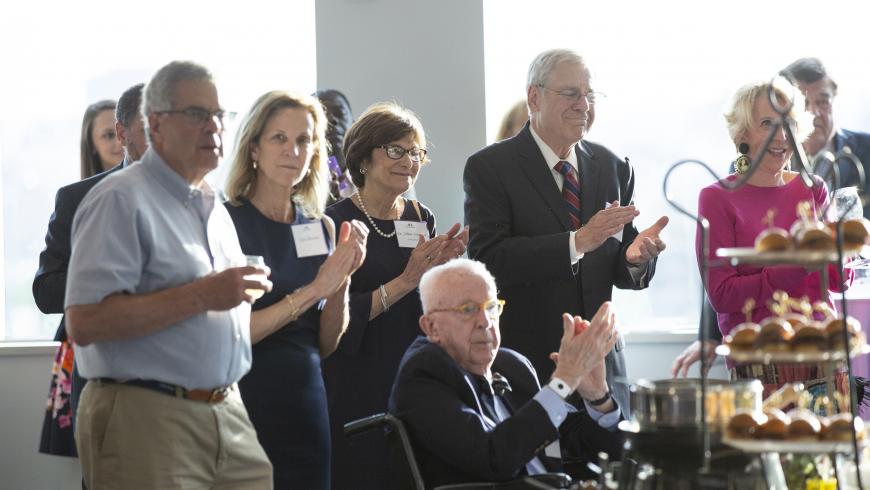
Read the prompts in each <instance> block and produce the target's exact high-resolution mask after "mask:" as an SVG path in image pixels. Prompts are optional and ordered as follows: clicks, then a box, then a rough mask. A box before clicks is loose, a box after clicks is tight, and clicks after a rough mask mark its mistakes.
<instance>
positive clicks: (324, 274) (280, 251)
mask: <svg viewBox="0 0 870 490" xmlns="http://www.w3.org/2000/svg"><path fill="white" fill-rule="evenodd" d="M325 130H326V117H325V116H324V114H323V109H322V107H321V105H320V103H319V102H318V101H317V100H316V99H314V98H313V97H309V96H293V95H290V94H287V93H285V92H277V91H275V92H268V93H266V94H264V95H263V96H261V97H260V98H259V99H258V100H257V101H256V102H255V103H254V106H253V107H252V108H251V111H250V112H249V113H248V115H247V117H246V118H245V120H244V121H243V123H242V126H241V128H240V130H239V136H238V143H237V144H236V150H235V151H236V153H235V156H234V158H233V163H232V168H231V169H230V175H229V181H228V185H227V196H228V198H229V202H228V203H227V210H228V211H229V213H230V216H231V217H232V219H233V222H234V223H235V225H236V231H237V232H238V234H239V243H240V244H241V246H242V251H243V252H244V253H245V254H248V255H259V256H262V257H263V259H264V261H265V263H266V265H267V266H269V267H270V268H271V275H270V277H269V278H270V280H271V281H272V285H273V287H272V291H271V292H268V293H266V294H265V295H263V296H262V297H261V298H259V299H258V300H257V301H256V302H255V303H254V305H253V306H252V310H253V311H252V313H251V343H252V344H253V347H252V351H253V361H252V365H251V371H250V372H249V373H248V374H247V375H246V376H245V377H244V378H242V380H241V381H240V382H239V389H240V391H241V395H242V400H243V401H244V403H245V408H247V410H248V414H249V416H250V418H251V422H252V423H253V425H254V428H255V429H256V430H257V438H258V439H259V441H260V444H261V445H262V446H263V449H264V450H265V451H266V454H267V455H268V456H269V460H270V461H271V462H272V466H273V468H274V482H275V488H276V489H278V488H305V489H312V490H317V489H321V490H329V488H330V482H329V420H328V418H327V406H326V392H325V389H324V386H323V377H322V375H321V371H320V363H321V360H322V359H324V358H326V357H328V356H329V355H330V354H332V352H333V351H334V350H335V348H336V345H338V341H339V339H340V338H341V336H342V334H343V333H344V330H345V328H346V327H347V321H348V303H347V301H348V284H349V282H350V275H351V274H352V273H353V272H354V271H355V270H356V269H357V268H358V267H359V266H360V264H361V263H362V262H363V260H364V258H365V244H366V235H367V233H368V231H367V230H366V228H365V227H364V226H363V225H362V224H361V223H359V222H354V221H350V222H347V223H342V225H341V229H340V231H339V233H338V241H337V242H338V243H337V245H336V240H335V239H334V236H335V235H336V233H335V226H334V224H333V222H332V220H331V219H329V218H328V217H326V216H324V214H323V209H324V206H325V203H326V195H327V184H328V178H329V177H328V174H327V167H326V139H325Z"/></svg>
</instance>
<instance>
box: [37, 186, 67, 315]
mask: <svg viewBox="0 0 870 490" xmlns="http://www.w3.org/2000/svg"><path fill="white" fill-rule="evenodd" d="M75 210H76V206H75V203H74V202H73V199H71V198H70V196H69V194H68V192H65V189H60V190H59V191H57V194H56V196H55V199H54V212H53V213H52V214H51V218H49V220H48V232H47V233H46V234H45V249H44V250H43V251H42V253H40V254H39V269H37V271H36V276H35V277H34V278H33V299H34V300H35V301H36V306H37V307H39V309H40V311H42V312H43V313H63V302H64V296H65V294H66V271H67V267H68V266H69V259H70V229H71V228H72V220H73V216H74V214H75Z"/></svg>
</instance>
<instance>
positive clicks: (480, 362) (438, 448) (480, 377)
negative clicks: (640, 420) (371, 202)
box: [389, 259, 621, 486]
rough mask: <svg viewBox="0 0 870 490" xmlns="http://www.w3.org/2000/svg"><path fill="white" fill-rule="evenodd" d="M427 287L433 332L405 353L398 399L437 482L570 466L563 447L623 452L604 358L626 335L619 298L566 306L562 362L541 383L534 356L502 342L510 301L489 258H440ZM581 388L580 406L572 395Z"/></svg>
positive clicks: (422, 461)
mask: <svg viewBox="0 0 870 490" xmlns="http://www.w3.org/2000/svg"><path fill="white" fill-rule="evenodd" d="M420 296H421V298H422V302H423V312H424V313H423V316H421V317H420V328H421V329H422V330H423V333H424V334H425V335H426V337H425V338H423V337H420V338H418V339H417V340H416V341H415V342H414V343H413V344H412V345H411V347H409V348H408V350H407V352H406V353H405V356H404V358H403V359H402V361H401V364H400V366H399V373H398V375H397V378H396V382H395V384H394V385H393V392H392V394H391V396H390V403H389V408H390V411H391V412H392V413H393V414H394V415H396V416H397V417H399V418H400V419H401V420H402V421H403V422H404V423H405V425H406V426H407V429H408V432H409V434H410V436H411V440H412V442H413V445H414V449H415V455H416V457H417V459H418V463H419V465H420V469H421V471H422V473H423V479H424V480H425V481H426V484H427V486H437V485H444V484H450V483H461V482H475V481H502V480H509V479H513V478H518V477H521V476H523V475H532V474H538V473H543V472H552V471H561V469H562V465H561V456H562V454H565V455H566V456H569V455H570V456H572V457H573V458H584V459H586V460H589V459H591V458H594V457H595V455H597V453H598V452H599V451H606V452H608V453H610V454H611V455H613V456H617V457H618V453H619V451H620V445H621V438H620V436H619V435H618V433H617V432H616V431H615V426H616V424H617V423H618V421H619V420H620V418H621V415H620V413H621V412H620V407H618V406H617V405H616V402H615V401H614V399H613V398H612V397H611V396H610V389H609V388H608V386H607V381H606V379H605V367H604V358H605V356H606V355H607V353H608V352H610V349H611V348H612V347H613V345H614V343H615V342H616V338H617V332H616V331H615V329H614V313H613V311H612V308H611V306H610V303H604V304H603V305H602V306H601V308H600V309H599V310H598V312H597V313H596V314H595V317H594V318H592V320H591V321H586V320H583V319H581V318H580V317H571V316H570V315H568V314H565V315H563V324H564V334H563V336H562V340H561V345H560V346H559V352H558V354H557V353H553V354H552V355H551V358H552V359H553V360H554V361H555V362H556V370H555V371H554V372H553V376H552V378H551V380H550V382H549V384H548V385H547V386H545V387H543V388H541V387H540V386H539V385H538V378H537V375H536V373H535V370H534V368H533V367H532V365H531V363H530V362H529V360H528V359H527V358H526V357H524V356H523V355H521V354H520V353H518V352H515V351H512V350H510V349H500V348H499V344H500V341H501V334H500V332H499V326H498V322H499V315H500V314H501V312H502V308H503V307H504V306H505V305H504V301H502V300H499V299H498V298H497V297H496V285H495V280H494V279H493V277H492V275H491V274H490V273H489V271H487V270H486V267H485V266H484V265H483V264H481V263H480V262H476V261H472V260H468V259H454V260H452V261H450V262H448V263H446V264H444V265H441V266H438V267H434V268H432V269H431V270H429V271H428V272H426V274H424V275H423V277H422V279H421V280H420ZM507 307H508V308H510V305H507ZM529 328H530V329H533V328H534V326H533V325H530V326H529ZM575 392H576V394H577V395H579V399H582V400H583V401H582V403H581V402H580V401H579V400H577V405H580V407H579V408H577V407H575V406H574V405H572V404H571V403H568V402H567V401H566V400H565V399H566V398H568V397H569V396H571V398H573V399H576V398H577V397H576V396H572V395H573V394H574V393H575ZM560 442H561V444H560ZM560 446H561V447H560Z"/></svg>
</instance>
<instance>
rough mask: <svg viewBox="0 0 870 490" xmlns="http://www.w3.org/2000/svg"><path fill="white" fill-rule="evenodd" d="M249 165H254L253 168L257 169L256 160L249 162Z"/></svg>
mask: <svg viewBox="0 0 870 490" xmlns="http://www.w3.org/2000/svg"><path fill="white" fill-rule="evenodd" d="M251 166H252V167H254V170H257V161H256V160H254V162H253V163H252V164H251Z"/></svg>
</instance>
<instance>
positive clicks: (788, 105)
mask: <svg viewBox="0 0 870 490" xmlns="http://www.w3.org/2000/svg"><path fill="white" fill-rule="evenodd" d="M776 83H777V79H774V80H773V81H772V82H771V83H770V84H769V85H768V90H767V96H768V99H769V101H770V104H771V106H772V107H773V109H774V110H775V111H776V112H777V114H779V120H778V121H774V123H773V125H772V126H771V128H770V131H769V133H768V135H767V138H765V140H764V144H762V146H761V148H758V149H757V151H756V153H755V157H754V158H753V159H752V160H751V161H750V166H749V169H748V171H747V172H746V173H745V174H742V175H739V176H738V177H737V178H736V179H733V180H731V181H728V180H724V179H722V178H720V177H719V176H718V174H717V173H716V172H715V171H714V170H713V169H712V168H711V167H710V166H708V165H707V164H706V163H704V162H702V161H699V160H681V161H679V162H676V163H674V164H673V165H671V167H670V168H669V169H668V171H667V173H666V174H665V177H664V182H663V184H662V190H663V192H664V197H665V200H666V201H667V202H668V203H669V204H670V205H671V206H673V207H674V209H676V210H677V211H679V212H680V213H682V214H684V215H686V216H688V217H689V218H691V219H692V220H693V221H695V222H696V223H697V225H698V227H699V229H700V235H701V251H700V260H699V265H700V269H701V270H700V272H701V284H702V293H701V294H702V300H703V294H704V291H706V289H707V284H708V279H709V278H708V272H709V268H710V263H709V253H710V243H709V222H708V221H707V220H706V219H705V218H704V217H703V216H695V215H694V214H692V213H691V212H689V211H688V210H686V209H685V208H683V207H682V206H681V205H679V204H678V203H677V202H676V201H675V200H674V199H673V197H672V195H671V193H670V192H669V190H668V183H669V181H670V178H671V176H672V175H673V173H674V171H675V170H676V169H678V168H679V167H681V166H683V165H689V164H694V165H699V166H701V167H703V168H705V169H706V170H707V171H708V172H710V174H711V175H712V176H713V177H714V178H715V179H716V180H717V181H718V182H719V184H720V185H721V186H722V187H723V188H725V189H728V190H732V191H733V190H736V189H739V188H740V187H742V186H743V185H744V184H746V183H747V182H748V181H749V180H750V178H751V177H752V175H753V174H754V173H755V172H756V171H757V170H758V167H759V162H761V160H762V158H763V157H764V154H765V153H766V152H767V150H768V148H769V147H770V144H771V142H772V141H773V139H774V137H775V136H776V132H777V131H779V130H780V128H782V129H783V130H784V132H785V136H786V140H787V141H788V144H789V146H790V147H791V150H792V159H791V163H792V170H794V171H796V172H798V174H799V176H800V178H801V180H802V181H803V183H804V184H805V185H806V186H807V187H810V188H812V187H816V186H817V185H820V184H819V183H818V182H817V181H816V179H814V178H813V174H812V169H811V168H810V167H808V166H807V165H806V164H805V163H804V157H803V154H804V152H803V148H802V147H801V146H800V145H799V144H798V142H797V139H796V138H795V135H794V131H793V124H794V122H793V120H792V119H791V117H790V115H789V114H790V113H791V110H792V108H793V106H794V100H795V96H794V90H796V89H795V87H794V86H792V85H791V84H788V87H791V90H792V96H791V97H787V98H786V99H785V100H780V97H779V95H778V94H777V91H776V88H777V86H776ZM779 88H781V89H783V88H784V87H779ZM822 161H828V162H830V164H831V165H830V170H829V171H828V173H831V177H832V179H833V186H832V187H833V189H837V188H839V183H840V170H839V163H840V162H841V161H844V162H846V163H847V164H851V165H852V166H854V167H855V169H856V171H857V173H858V180H859V183H858V189H859V193H862V192H863V189H864V182H865V175H864V168H863V166H862V165H861V162H860V160H858V158H856V157H855V156H854V155H853V154H852V153H851V151H848V148H847V149H846V151H843V152H840V153H839V154H837V155H831V154H830V153H824V154H822V155H820V156H817V157H816V158H815V159H814V161H813V163H814V165H813V167H814V168H815V167H817V165H818V163H820V162H822ZM826 177H827V175H826ZM859 196H860V194H859ZM860 197H861V198H859V199H857V200H855V201H853V202H852V203H851V204H850V206H849V208H848V209H845V210H838V216H837V221H836V234H835V241H836V249H837V264H838V269H839V270H840V275H841V279H843V277H842V276H843V273H842V266H843V264H845V254H844V251H843V239H842V226H843V221H844V219H845V216H846V215H848V212H849V211H850V210H851V209H852V208H853V207H854V206H856V205H857V204H858V202H862V201H863V200H864V199H865V197H864V196H860ZM833 202H834V199H833V198H832V199H830V202H829V203H828V206H827V207H826V208H825V209H824V210H823V215H825V214H827V210H828V208H829V207H830V205H831V203H833ZM826 276H827V271H826V268H823V274H822V288H824V291H823V292H824V293H827V288H828V281H827V280H826ZM823 296H824V295H823ZM847 303H848V301H846V299H845V294H844V299H843V304H842V309H843V311H842V316H843V319H844V322H845V319H846V318H847V316H848V313H847V308H848V307H847ZM708 314H709V313H707V312H706V311H704V312H703V313H702V315H703V316H704V318H702V321H707V320H708V319H707V318H706V315H708ZM843 339H844V345H845V346H846V353H845V354H846V355H845V358H846V370H847V375H848V378H849V390H850V396H849V399H850V410H851V413H852V416H853V417H856V416H857V413H858V412H857V403H856V399H855V396H853V395H852V394H853V393H855V380H854V377H853V374H852V360H851V357H850V356H849V341H850V339H849V331H848V328H844V329H843ZM699 340H700V342H701V353H702V354H701V356H700V357H701V420H702V421H703V423H702V428H701V430H702V436H703V448H704V455H703V462H704V463H703V467H702V471H704V472H706V471H708V470H709V469H710V459H711V450H710V434H709V430H708V427H707V424H706V420H707V406H706V405H707V368H708V366H707V365H708V362H707V358H706V356H705V355H703V349H704V347H705V346H706V344H707V342H708V340H709V338H708V332H707V330H706V329H703V328H702V329H701V331H700V339H699ZM852 445H853V448H852V449H853V450H854V460H855V473H856V477H857V483H858V487H859V488H861V489H862V490H863V489H864V485H863V482H862V479H861V471H860V453H859V447H858V439H857V435H856V434H855V433H854V431H853V434H852ZM838 486H839V484H838Z"/></svg>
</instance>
